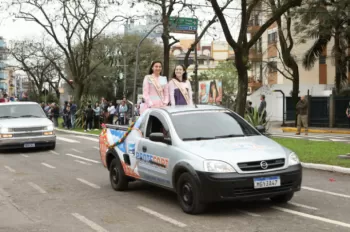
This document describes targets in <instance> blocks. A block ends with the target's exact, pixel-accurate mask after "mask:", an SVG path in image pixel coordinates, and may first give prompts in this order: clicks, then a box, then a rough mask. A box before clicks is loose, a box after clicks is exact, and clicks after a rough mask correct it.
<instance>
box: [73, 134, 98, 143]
mask: <svg viewBox="0 0 350 232" xmlns="http://www.w3.org/2000/svg"><path fill="white" fill-rule="evenodd" d="M75 137H77V138H81V139H86V140H90V141H94V142H99V141H100V140H99V139H96V138H91V137H87V136H80V135H78V136H75Z"/></svg>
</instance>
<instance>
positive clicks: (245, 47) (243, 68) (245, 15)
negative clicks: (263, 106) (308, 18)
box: [210, 0, 302, 117]
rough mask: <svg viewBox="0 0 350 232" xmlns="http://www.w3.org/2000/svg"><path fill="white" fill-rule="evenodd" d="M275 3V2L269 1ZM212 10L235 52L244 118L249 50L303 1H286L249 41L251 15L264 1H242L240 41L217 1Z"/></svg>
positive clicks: (239, 105)
mask: <svg viewBox="0 0 350 232" xmlns="http://www.w3.org/2000/svg"><path fill="white" fill-rule="evenodd" d="M269 1H270V2H271V1H274V0H269ZM210 2H211V5H212V8H213V10H214V12H215V14H216V15H217V16H218V19H219V21H220V24H221V27H222V29H223V32H224V35H225V38H226V41H227V43H228V44H229V45H230V46H231V47H232V48H233V50H234V52H235V65H236V68H237V72H238V86H239V87H238V94H237V99H236V112H237V113H238V114H239V115H241V116H242V117H243V116H244V112H245V106H246V99H247V91H248V73H247V71H248V68H249V67H248V66H249V60H248V55H249V50H250V48H251V47H252V46H253V45H254V44H255V43H256V42H257V41H258V39H259V38H260V37H261V36H262V34H263V33H264V32H265V31H266V30H267V28H268V27H269V26H271V25H272V24H273V23H274V22H275V21H276V20H277V19H278V18H279V17H281V15H283V14H284V13H285V12H286V11H288V10H289V9H290V8H292V7H295V6H300V4H301V2H302V0H286V1H285V2H283V4H281V6H280V7H278V8H277V9H276V11H275V12H273V13H272V14H271V15H269V16H268V19H267V20H266V21H265V23H264V24H263V25H262V26H261V27H260V29H259V30H258V32H257V33H255V34H254V35H253V36H252V38H251V39H250V40H249V41H248V38H247V26H248V22H249V20H250V18H251V15H252V13H253V11H254V8H256V7H257V6H258V5H259V4H262V3H263V2H264V1H263V0H241V11H242V12H241V26H240V30H239V36H238V39H234V38H233V36H232V33H231V31H230V29H229V26H228V24H227V20H226V18H225V15H224V13H223V9H222V7H220V6H219V4H218V1H217V0H210Z"/></svg>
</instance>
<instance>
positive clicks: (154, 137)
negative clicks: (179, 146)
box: [149, 132, 171, 145]
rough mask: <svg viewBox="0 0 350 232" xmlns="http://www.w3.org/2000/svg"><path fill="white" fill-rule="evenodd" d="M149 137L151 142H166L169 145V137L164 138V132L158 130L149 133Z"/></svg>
mask: <svg viewBox="0 0 350 232" xmlns="http://www.w3.org/2000/svg"><path fill="white" fill-rule="evenodd" d="M149 139H150V140H151V141H153V142H160V143H166V144H168V145H171V139H170V138H165V137H164V134H163V133H160V132H156V133H151V134H150V135H149Z"/></svg>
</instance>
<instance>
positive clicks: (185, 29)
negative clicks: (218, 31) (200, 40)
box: [169, 17, 198, 34]
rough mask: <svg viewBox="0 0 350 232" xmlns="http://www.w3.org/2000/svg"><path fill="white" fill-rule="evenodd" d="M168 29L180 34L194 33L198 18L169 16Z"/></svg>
mask: <svg viewBox="0 0 350 232" xmlns="http://www.w3.org/2000/svg"><path fill="white" fill-rule="evenodd" d="M169 25H170V31H171V32H173V33H181V34H196V33H197V28H198V19H196V18H182V17H170V18H169Z"/></svg>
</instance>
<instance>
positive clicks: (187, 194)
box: [181, 182, 193, 206]
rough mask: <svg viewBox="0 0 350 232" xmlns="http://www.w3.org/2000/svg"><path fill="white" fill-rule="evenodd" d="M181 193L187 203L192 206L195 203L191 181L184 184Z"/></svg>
mask: <svg viewBox="0 0 350 232" xmlns="http://www.w3.org/2000/svg"><path fill="white" fill-rule="evenodd" d="M181 195H182V200H183V202H184V203H185V204H186V205H188V206H191V205H192V204H193V191H192V186H191V184H190V183H188V182H186V183H185V184H184V185H183V186H182V194H181Z"/></svg>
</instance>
